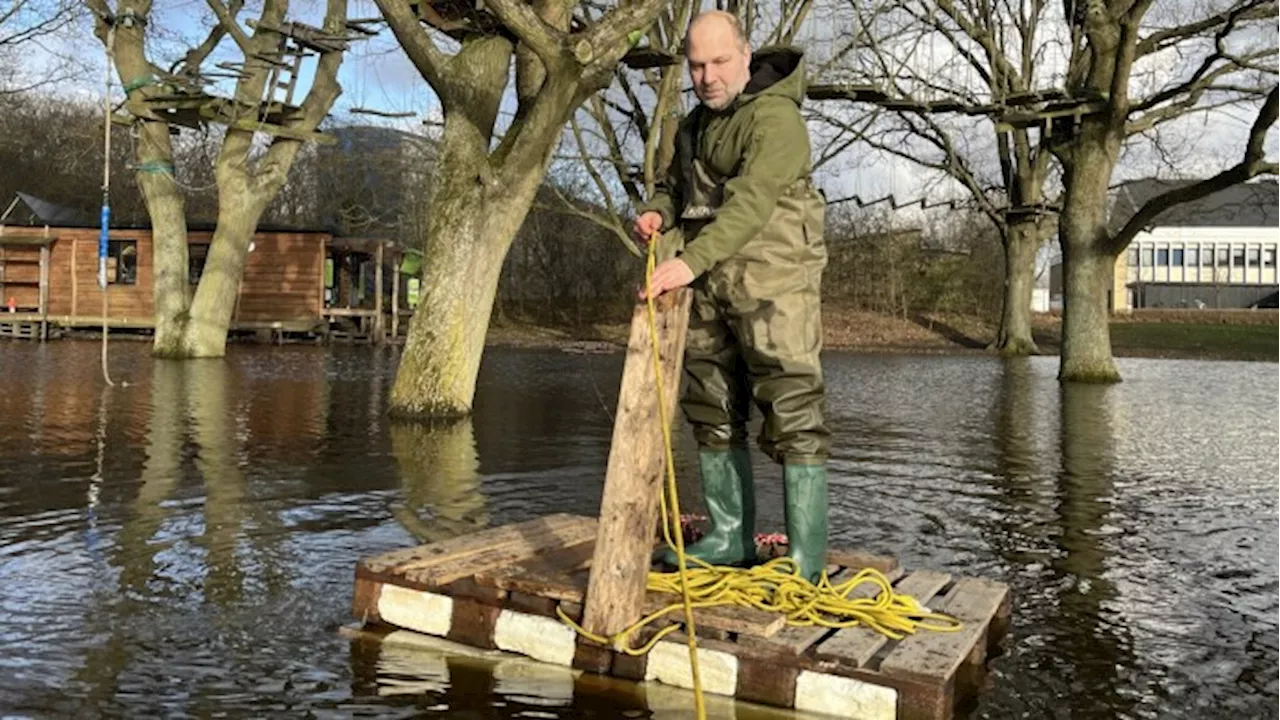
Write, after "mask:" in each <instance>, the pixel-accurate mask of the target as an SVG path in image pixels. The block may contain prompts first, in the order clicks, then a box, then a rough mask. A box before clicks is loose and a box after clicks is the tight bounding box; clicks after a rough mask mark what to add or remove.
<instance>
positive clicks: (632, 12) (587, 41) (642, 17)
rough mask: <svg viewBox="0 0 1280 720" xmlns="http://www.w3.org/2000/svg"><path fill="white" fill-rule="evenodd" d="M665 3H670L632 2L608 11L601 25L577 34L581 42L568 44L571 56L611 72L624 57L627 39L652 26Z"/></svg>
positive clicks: (602, 18) (662, 0)
mask: <svg viewBox="0 0 1280 720" xmlns="http://www.w3.org/2000/svg"><path fill="white" fill-rule="evenodd" d="M668 2H670V0H633V1H632V2H629V3H627V4H625V5H620V6H618V7H616V8H614V9H613V10H610V11H609V12H607V13H605V15H604V16H603V17H601V18H600V22H598V23H596V24H595V25H592V26H591V27H590V28H588V29H587V30H586V32H584V33H580V34H579V35H580V39H578V40H577V41H571V42H572V45H573V53H574V56H575V57H576V58H577V60H578V62H579V63H581V64H583V65H589V64H594V63H599V62H601V61H603V62H604V63H605V64H607V65H608V66H609V67H608V69H612V67H613V64H614V63H615V62H617V58H621V57H622V56H623V54H625V53H626V46H625V45H624V44H623V43H624V41H625V40H626V39H627V36H628V35H630V34H631V33H632V32H634V31H636V30H644V29H646V28H648V27H649V26H651V25H653V21H654V20H655V19H657V17H658V13H660V12H662V9H663V8H664V7H666V5H667V3H668Z"/></svg>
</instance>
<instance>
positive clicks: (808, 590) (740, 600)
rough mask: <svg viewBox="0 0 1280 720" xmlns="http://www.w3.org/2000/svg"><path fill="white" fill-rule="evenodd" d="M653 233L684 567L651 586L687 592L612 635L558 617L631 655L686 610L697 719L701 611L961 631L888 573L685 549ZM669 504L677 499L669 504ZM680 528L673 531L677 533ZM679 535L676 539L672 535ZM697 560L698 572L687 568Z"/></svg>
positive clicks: (890, 632) (668, 521) (674, 514)
mask: <svg viewBox="0 0 1280 720" xmlns="http://www.w3.org/2000/svg"><path fill="white" fill-rule="evenodd" d="M657 243H658V237H657V236H655V237H653V238H651V239H650V242H649V254H648V261H647V263H646V267H645V295H646V297H647V302H648V308H649V335H650V340H651V341H652V343H653V369H654V373H655V375H656V376H657V383H658V398H659V402H658V412H659V418H660V419H661V422H662V442H663V448H664V450H665V452H666V466H667V483H666V486H665V487H664V489H663V492H662V498H661V503H660V504H659V508H660V510H661V513H662V533H663V539H664V540H665V541H666V543H667V547H669V548H671V549H672V550H674V551H675V555H676V558H677V559H678V568H677V570H676V571H675V572H672V573H662V572H657V571H650V572H649V575H648V581H647V584H646V587H647V589H649V590H652V591H656V592H664V593H671V594H674V595H680V596H681V602H679V603H672V604H671V605H668V606H667V607H664V608H662V609H661V610H658V611H656V612H653V613H651V614H649V615H647V616H645V617H643V618H641V619H640V620H638V621H637V622H635V623H634V624H632V625H630V626H629V627H627V628H625V629H623V630H622V631H621V632H619V633H617V634H616V635H614V636H612V637H605V636H602V635H596V634H595V633H590V632H587V631H586V630H584V629H583V628H582V627H581V626H580V625H579V624H578V623H576V622H574V621H573V619H572V618H570V617H569V616H568V615H566V614H565V613H564V611H562V610H560V609H559V608H557V609H556V612H557V614H558V615H559V616H560V619H561V620H562V621H563V622H565V623H566V624H568V625H569V626H571V627H572V628H573V629H574V630H575V631H576V632H577V633H578V634H580V635H582V636H583V637H585V638H587V639H588V640H591V641H592V642H595V643H598V644H600V645H604V646H608V647H611V648H613V649H614V650H616V651H618V652H622V653H625V654H627V655H645V654H647V653H648V652H649V651H650V650H651V649H653V647H654V646H655V645H657V644H658V642H659V641H660V640H662V638H664V637H666V636H667V635H669V634H671V633H673V632H675V631H676V630H678V629H679V626H678V625H676V624H668V625H667V626H666V627H663V628H661V629H660V630H658V631H657V632H656V633H655V634H654V635H653V637H651V638H650V639H649V640H648V642H646V643H644V644H643V645H642V646H640V647H638V648H633V647H631V638H632V637H633V636H634V635H635V634H636V633H637V632H639V631H640V630H641V629H642V628H644V627H646V626H648V625H650V624H652V623H654V622H656V621H658V620H659V619H661V618H663V617H665V616H666V615H668V614H670V613H672V612H675V611H677V610H684V615H685V623H686V626H687V632H686V635H687V637H688V641H689V642H688V644H689V658H690V666H691V669H692V671H693V691H694V698H695V703H696V706H697V713H698V718H699V719H700V720H701V719H702V718H704V717H705V716H706V711H705V708H704V705H703V699H702V685H701V680H700V677H699V674H698V656H697V652H696V650H697V644H696V633H697V630H696V628H695V626H694V621H693V610H694V609H695V608H709V607H718V606H736V607H750V608H756V609H758V610H764V611H767V612H776V613H783V614H785V615H786V618H787V624H788V625H793V626H799V627H804V626H821V627H827V628H847V627H854V626H857V625H862V626H864V627H868V628H871V629H872V630H875V631H876V632H879V633H881V634H883V635H885V636H887V637H890V638H893V639H895V640H900V639H902V638H903V637H905V636H906V635H908V634H911V633H914V632H916V631H918V630H934V631H937V632H955V631H957V630H960V629H961V627H962V625H961V623H960V621H958V620H956V619H955V618H952V617H950V616H948V615H944V614H942V613H936V612H933V611H931V610H929V609H927V608H925V607H923V606H921V605H920V603H919V601H917V600H916V599H915V598H913V597H910V596H908V595H903V594H900V593H897V592H894V589H893V585H892V583H891V582H890V580H889V578H887V577H886V576H885V575H884V574H883V573H881V572H879V571H878V570H874V569H872V568H866V569H863V570H862V571H860V572H858V573H857V574H856V575H854V576H853V577H852V578H849V579H847V580H845V581H843V582H841V583H839V584H837V585H832V584H831V580H830V578H828V577H827V573H826V571H825V570H824V571H823V572H822V574H821V576H820V577H819V578H818V583H817V584H816V585H815V584H813V583H811V582H809V580H808V579H807V578H804V577H801V576H800V568H799V566H798V565H797V564H796V562H795V561H794V560H793V559H792V558H789V557H779V558H774V559H772V560H769V561H768V562H764V563H761V564H759V565H756V566H754V567H750V568H733V567H725V566H718V565H711V564H708V563H706V562H704V561H702V560H701V559H699V558H697V557H693V556H689V555H686V554H685V551H684V536H683V533H682V532H681V531H680V527H679V523H680V498H679V495H678V493H677V492H676V476H675V463H674V462H673V452H672V445H671V425H670V421H669V420H668V418H667V410H666V402H665V401H664V398H665V397H666V395H665V392H664V389H663V383H662V367H661V363H660V360H659V357H658V328H657V322H656V320H655V311H654V305H653V298H652V297H651V296H650V295H651V292H650V290H651V288H652V281H653V271H654V263H655V260H654V248H655V246H656V245H657ZM667 503H670V504H671V507H670V509H668V507H667ZM673 531H674V533H673ZM673 534H674V540H673ZM689 562H693V563H694V564H696V565H697V566H698V567H697V569H692V570H691V569H689V568H688V563H689ZM864 583H870V584H871V585H872V587H873V589H874V591H875V592H874V593H866V592H859V593H857V595H856V596H853V597H851V595H854V591H855V590H856V589H857V588H858V587H859V586H860V585H863V584H864Z"/></svg>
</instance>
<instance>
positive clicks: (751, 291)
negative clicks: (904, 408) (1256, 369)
mask: <svg viewBox="0 0 1280 720" xmlns="http://www.w3.org/2000/svg"><path fill="white" fill-rule="evenodd" d="M685 56H686V59H687V60H688V63H689V75H690V78H691V79H692V81H693V89H694V93H695V94H696V95H697V96H698V99H699V100H700V101H701V103H700V104H699V105H698V106H697V107H695V108H694V109H693V110H692V111H691V112H690V113H689V115H688V116H686V117H685V118H684V119H683V120H682V121H681V123H680V129H679V132H678V135H677V140H676V156H675V157H674V158H673V159H672V163H671V168H670V170H669V172H668V174H667V177H666V178H665V179H664V180H663V181H662V182H660V183H659V184H658V188H657V192H656V193H655V194H654V197H653V198H652V200H651V201H650V202H649V203H648V204H647V205H646V206H644V207H643V208H641V211H640V215H639V216H638V217H637V218H636V220H635V226H634V232H635V235H636V238H637V240H639V241H641V242H647V241H648V240H649V238H650V237H651V236H652V235H653V234H654V233H657V232H660V231H667V230H671V229H673V228H678V229H679V231H680V232H681V233H682V234H683V236H684V239H685V241H684V248H683V250H682V251H681V252H680V253H679V254H678V255H677V256H676V257H674V258H672V259H670V260H667V261H665V262H663V263H661V264H659V265H658V266H657V268H656V269H655V270H654V273H653V276H652V281H651V283H652V292H653V294H654V295H659V294H661V293H663V292H665V291H667V290H673V289H676V288H680V287H683V286H686V285H689V286H691V288H692V290H693V306H692V310H691V312H690V318H689V333H688V337H687V340H686V351H685V363H684V367H685V373H686V377H687V379H688V386H687V389H686V392H685V396H684V398H683V400H682V401H681V407H682V409H683V411H684V414H685V417H686V419H687V420H688V421H689V423H690V424H691V425H692V426H693V431H694V437H695V438H696V440H697V443H698V451H699V468H700V475H701V480H702V489H703V495H704V498H705V501H706V506H707V511H708V513H709V514H710V516H711V520H712V522H713V527H712V529H711V531H710V532H709V533H708V534H707V535H706V536H705V537H703V538H702V539H700V540H699V541H698V542H696V543H693V544H692V545H690V546H688V547H687V548H686V553H687V554H688V555H691V556H694V557H697V558H699V559H701V560H703V561H704V562H707V563H711V564H713V565H736V566H742V565H750V564H753V563H754V562H755V561H756V557H755V555H756V553H755V540H754V537H755V486H754V481H753V478H752V471H751V461H750V456H749V448H748V440H747V418H748V414H749V412H750V407H751V404H752V402H754V403H755V405H756V406H757V407H758V408H759V409H760V412H761V413H762V414H763V415H764V423H763V426H762V428H761V433H760V437H759V439H758V442H759V445H760V449H761V450H763V451H764V453H765V454H767V455H768V456H769V457H771V458H773V460H774V461H775V462H777V463H778V464H780V465H781V466H782V474H783V483H784V488H785V498H786V530H787V538H788V542H789V546H790V550H789V552H788V555H789V556H790V557H792V558H793V559H795V561H796V563H797V565H799V568H800V574H801V576H803V577H805V578H807V579H808V580H810V581H811V582H816V581H817V580H818V578H819V577H820V575H821V572H822V569H823V567H824V566H825V564H826V551H827V504H828V503H827V474H826V461H827V456H828V454H829V452H830V445H831V440H830V432H829V431H828V429H827V426H826V421H825V413H826V389H825V385H824V383H823V378H822V366H821V364H820V361H819V353H820V351H821V348H822V326H821V308H820V299H819V287H820V285H821V282H822V271H823V269H824V268H825V267H826V263H827V251H826V245H825V242H824V240H823V232H824V210H825V201H824V199H823V196H822V194H821V193H820V192H819V191H818V189H817V188H816V187H815V186H814V184H813V182H812V179H811V177H810V175H811V172H812V169H813V168H812V163H811V160H810V142H809V133H808V128H807V127H806V126H805V122H804V118H803V117H802V116H801V115H800V103H801V101H802V100H803V98H804V93H805V72H804V60H803V53H801V52H800V51H798V50H795V49H791V48H785V47H770V48H761V49H760V50H759V51H758V52H756V53H754V54H753V53H752V52H751V49H750V47H749V46H748V44H747V39H746V37H745V35H744V34H743V32H742V27H741V25H740V24H739V23H738V20H737V18H736V17H734V16H733V15H732V14H729V13H725V12H720V11H707V12H704V13H701V14H699V15H698V16H697V17H696V18H694V20H693V22H692V23H691V24H690V25H689V30H688V33H687V34H686V37H685ZM642 297H643V292H642ZM665 560H666V562H668V563H669V564H671V565H675V564H676V558H675V557H674V553H671V552H668V553H667V556H666V558H665Z"/></svg>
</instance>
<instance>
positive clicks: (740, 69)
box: [684, 10, 751, 110]
mask: <svg viewBox="0 0 1280 720" xmlns="http://www.w3.org/2000/svg"><path fill="white" fill-rule="evenodd" d="M684 44H685V57H686V58H687V59H688V61H689V77H690V79H691V80H693V92H694V94H695V95H697V96H698V99H699V100H701V101H702V103H703V104H704V105H706V106H707V107H709V108H711V109H712V110H720V109H723V108H725V107H727V106H728V105H729V103H731V102H733V99H734V98H736V97H737V96H738V95H739V93H741V92H742V90H743V89H744V88H745V87H746V86H747V81H748V80H750V79H751V48H750V47H748V46H747V38H746V35H745V34H743V32H742V25H741V24H740V23H739V22H738V18H737V17H735V16H734V15H733V14H731V13H727V12H723V11H720V10H708V11H706V12H703V13H699V14H698V16H697V17H695V18H694V19H693V22H691V23H689V31H688V32H687V33H686V34H685V41H684Z"/></svg>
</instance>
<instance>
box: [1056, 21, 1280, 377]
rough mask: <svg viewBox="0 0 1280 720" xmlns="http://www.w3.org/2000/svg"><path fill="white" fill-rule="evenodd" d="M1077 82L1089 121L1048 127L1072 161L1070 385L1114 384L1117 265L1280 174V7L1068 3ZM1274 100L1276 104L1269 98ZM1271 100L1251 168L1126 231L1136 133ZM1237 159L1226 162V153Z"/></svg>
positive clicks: (1063, 373) (1212, 182) (1191, 192)
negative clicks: (1140, 241)
mask: <svg viewBox="0 0 1280 720" xmlns="http://www.w3.org/2000/svg"><path fill="white" fill-rule="evenodd" d="M1064 13H1065V19H1066V23H1065V27H1066V28H1067V30H1068V31H1069V35H1068V36H1067V37H1060V38H1059V40H1060V41H1061V42H1063V43H1064V44H1065V45H1066V47H1068V48H1070V56H1069V61H1068V64H1067V67H1066V78H1065V84H1066V89H1067V92H1068V93H1069V94H1070V95H1071V97H1072V98H1077V99H1080V100H1081V101H1082V104H1081V105H1080V112H1078V113H1071V114H1067V115H1064V116H1062V117H1059V118H1056V119H1050V118H1047V119H1046V122H1045V125H1046V126H1047V132H1046V133H1045V134H1046V135H1048V142H1049V143H1050V148H1051V149H1052V151H1053V153H1054V154H1055V155H1056V156H1057V158H1058V160H1059V161H1060V162H1061V163H1062V169H1063V188H1064V194H1063V208H1062V216H1061V220H1060V230H1059V238H1060V242H1061V244H1062V254H1063V261H1064V284H1065V288H1064V291H1065V300H1064V304H1065V306H1064V317H1063V327H1062V359H1061V365H1060V368H1059V378H1060V379H1062V380H1067V381H1086V382H1114V381H1117V380H1119V377H1120V376H1119V372H1118V371H1117V370H1116V366H1115V362H1114V360H1113V359H1112V355H1111V339H1110V334H1109V327H1108V315H1109V312H1108V305H1107V297H1108V289H1109V288H1110V286H1111V281H1112V274H1113V268H1114V263H1115V258H1116V256H1117V255H1118V254H1119V253H1121V252H1123V251H1124V249H1125V247H1126V246H1127V245H1128V244H1129V242H1130V241H1131V240H1132V239H1133V237H1134V236H1135V235H1136V234H1137V233H1138V232H1140V231H1141V230H1142V229H1143V228H1144V227H1146V226H1147V225H1148V224H1149V223H1150V222H1151V221H1152V220H1153V219H1154V218H1155V217H1156V216H1157V215H1158V214H1159V213H1160V212H1161V211H1163V210H1166V209H1168V208H1170V207H1173V206H1174V205H1176V204H1178V203H1182V202H1188V201H1192V200H1196V199H1199V198H1202V197H1206V196H1208V195H1210V194H1212V193H1214V192H1216V191H1219V190H1222V189H1224V188H1227V187H1229V186H1231V185H1234V184H1236V183H1239V182H1243V181H1245V180H1247V179H1249V178H1251V177H1254V176H1256V175H1260V174H1264V173H1269V174H1275V173H1276V171H1277V166H1276V163H1274V162H1268V161H1267V160H1266V157H1265V155H1264V147H1263V145H1264V142H1265V139H1266V134H1267V132H1268V130H1269V129H1270V128H1271V126H1272V125H1273V124H1274V123H1275V120H1276V83H1275V77H1276V70H1277V68H1276V57H1277V47H1276V33H1275V31H1274V29H1275V24H1276V19H1277V6H1276V2H1275V1H1274V0H1224V1H1223V2H1219V3H1216V4H1195V5H1189V4H1180V5H1178V6H1176V7H1174V6H1173V5H1169V6H1163V5H1162V6H1159V7H1155V6H1154V3H1153V0H1109V1H1105V2H1104V1H1103V0H1088V1H1087V2H1075V0H1068V1H1067V2H1066V4H1065V6H1064ZM1264 98H1265V99H1264ZM1259 101H1261V106H1260V109H1259V110H1258V111H1257V115H1256V119H1255V120H1254V122H1253V125H1252V127H1251V128H1250V130H1249V134H1248V139H1247V141H1246V143H1245V148H1244V151H1243V152H1242V153H1240V155H1239V156H1237V157H1240V160H1239V161H1238V162H1235V163H1234V164H1232V165H1231V166H1230V167H1228V168H1226V169H1224V170H1223V171H1221V172H1219V173H1217V174H1216V175H1213V176H1212V177H1210V178H1208V179H1205V180H1202V181H1201V182H1197V183H1194V184H1192V185H1189V186H1185V187H1180V188H1178V189H1176V190H1171V191H1169V192H1167V193H1165V194H1163V195H1159V196H1157V197H1155V198H1153V199H1152V200H1150V201H1149V202H1148V203H1147V204H1146V205H1145V206H1144V207H1142V208H1140V209H1139V210H1138V211H1137V213H1136V214H1135V215H1134V216H1133V217H1132V218H1131V219H1129V220H1128V222H1127V223H1125V224H1124V226H1123V227H1120V228H1119V229H1113V227H1112V226H1111V222H1110V221H1111V218H1110V209H1109V207H1108V190H1109V188H1110V186H1111V184H1112V175H1113V173H1114V171H1115V168H1116V164H1117V160H1118V158H1119V156H1120V153H1121V150H1122V149H1123V147H1124V146H1125V144H1126V142H1127V141H1128V139H1129V138H1131V137H1133V136H1134V135H1139V134H1143V133H1149V132H1153V131H1155V130H1156V129H1158V128H1160V127H1161V126H1164V125H1165V124H1166V123H1171V122H1173V121H1176V120H1178V119H1180V118H1184V117H1188V116H1189V115H1192V114H1201V113H1206V112H1210V111H1212V110H1214V109H1217V108H1222V107H1224V106H1229V105H1234V106H1245V107H1248V106H1253V107H1258V106H1257V105H1256V103H1258V102H1259ZM1221 154H1225V153H1220V156H1221Z"/></svg>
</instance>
